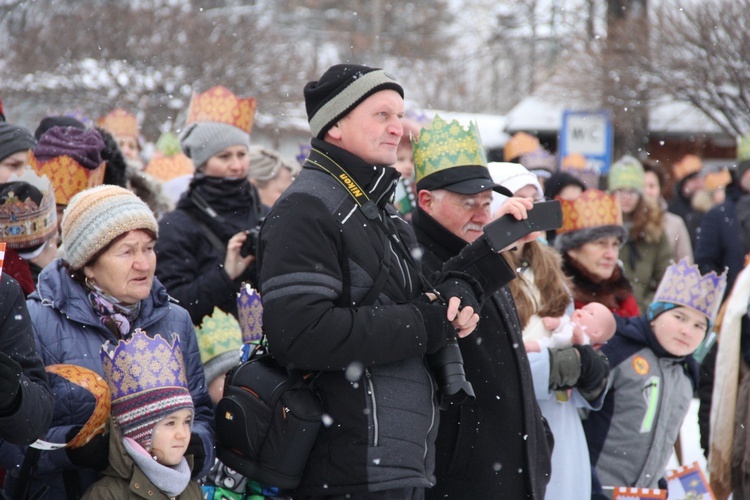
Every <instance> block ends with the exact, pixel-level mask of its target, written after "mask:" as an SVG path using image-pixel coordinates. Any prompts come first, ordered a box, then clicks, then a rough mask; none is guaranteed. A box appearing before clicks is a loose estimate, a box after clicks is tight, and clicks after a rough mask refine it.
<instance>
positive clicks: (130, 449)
mask: <svg viewBox="0 0 750 500" xmlns="http://www.w3.org/2000/svg"><path fill="white" fill-rule="evenodd" d="M123 444H124V445H125V451H126V452H127V453H128V455H130V458H132V459H133V461H134V462H135V463H136V465H137V466H138V468H140V469H141V471H143V474H145V476H146V477H147V478H149V480H151V482H152V483H154V486H156V487H157V488H159V489H160V490H161V491H163V492H164V494H165V495H167V496H168V497H170V498H174V497H177V496H179V495H180V494H181V493H182V492H183V491H185V488H187V486H188V483H189V482H190V466H189V465H188V463H187V460H185V457H182V460H180V463H178V464H177V465H175V466H172V467H169V466H167V465H162V464H160V463H159V462H157V461H156V460H154V459H153V458H152V457H151V456H150V455H149V454H148V453H147V452H146V450H144V449H143V447H142V446H141V445H139V444H138V443H137V442H136V441H135V440H133V439H131V438H124V439H123Z"/></svg>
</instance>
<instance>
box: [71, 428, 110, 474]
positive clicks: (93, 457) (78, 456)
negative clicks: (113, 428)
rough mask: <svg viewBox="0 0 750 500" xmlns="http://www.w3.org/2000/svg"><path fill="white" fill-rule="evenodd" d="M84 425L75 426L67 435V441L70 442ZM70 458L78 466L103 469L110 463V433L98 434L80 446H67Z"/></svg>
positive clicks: (98, 470) (97, 469)
mask: <svg viewBox="0 0 750 500" xmlns="http://www.w3.org/2000/svg"><path fill="white" fill-rule="evenodd" d="M81 428H82V426H78V427H73V428H72V429H71V430H70V431H68V434H67V435H66V436H65V442H66V443H68V442H70V441H71V440H72V439H73V438H74V437H75V436H76V434H78V432H79V431H80V430H81ZM65 452H66V453H67V454H68V460H70V461H71V463H72V464H73V465H75V466H77V467H81V468H86V469H94V470H96V471H97V472H100V471H103V470H104V469H106V468H107V465H109V434H107V433H105V434H97V435H96V436H94V437H92V438H91V440H90V441H89V442H88V443H86V444H84V445H83V446H81V447H80V448H65Z"/></svg>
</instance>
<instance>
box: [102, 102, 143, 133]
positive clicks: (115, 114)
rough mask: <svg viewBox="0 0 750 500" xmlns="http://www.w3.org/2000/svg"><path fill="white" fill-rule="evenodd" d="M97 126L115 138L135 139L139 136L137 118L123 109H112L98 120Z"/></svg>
mask: <svg viewBox="0 0 750 500" xmlns="http://www.w3.org/2000/svg"><path fill="white" fill-rule="evenodd" d="M97 124H98V125H99V126H100V127H101V128H103V129H104V130H106V131H107V132H109V133H110V134H112V135H113V136H115V137H119V136H122V135H129V136H132V137H136V138H137V137H138V136H140V135H141V131H140V129H139V128H138V118H136V117H135V115H133V114H132V113H129V112H128V111H125V110H124V109H120V108H117V109H113V110H112V111H110V112H109V113H108V114H106V115H105V116H102V117H101V118H99V120H98V122H97Z"/></svg>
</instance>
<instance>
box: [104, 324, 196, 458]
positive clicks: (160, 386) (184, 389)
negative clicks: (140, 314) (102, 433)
mask: <svg viewBox="0 0 750 500" xmlns="http://www.w3.org/2000/svg"><path fill="white" fill-rule="evenodd" d="M100 354H101V359H102V367H103V368H104V378H105V379H106V380H107V384H109V388H110V391H111V393H112V416H113V417H114V418H115V419H116V420H117V422H118V423H119V424H120V427H121V428H122V432H123V435H124V436H125V437H130V438H133V439H134V440H136V441H137V442H138V443H139V444H140V445H141V446H143V447H144V448H145V449H147V450H148V449H149V448H150V445H151V431H152V430H153V428H154V426H155V425H156V424H157V423H158V422H159V421H160V420H161V419H163V418H165V417H166V416H168V415H169V414H170V413H173V412H175V411H177V410H180V409H183V408H189V409H193V400H192V397H191V395H190V391H189V389H188V385H187V378H186V374H185V363H184V361H183V359H182V350H181V348H180V340H179V338H178V337H177V336H176V335H174V340H173V342H172V343H170V342H168V341H167V340H165V339H164V338H163V337H162V336H160V335H155V336H154V337H153V338H151V337H149V336H148V335H146V332H144V331H143V330H141V329H140V328H137V329H136V330H135V331H134V332H133V334H132V336H131V337H130V338H129V339H127V340H120V341H119V342H118V343H117V345H113V344H112V343H110V342H107V343H105V344H104V345H103V346H102V349H101V352H100Z"/></svg>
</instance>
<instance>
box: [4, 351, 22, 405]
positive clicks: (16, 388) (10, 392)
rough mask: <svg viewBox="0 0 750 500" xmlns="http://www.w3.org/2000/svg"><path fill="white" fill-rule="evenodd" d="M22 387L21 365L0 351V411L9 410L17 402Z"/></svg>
mask: <svg viewBox="0 0 750 500" xmlns="http://www.w3.org/2000/svg"><path fill="white" fill-rule="evenodd" d="M20 389H21V365H19V364H18V362H17V361H16V360H15V359H13V358H11V357H10V356H8V355H7V354H5V353H4V352H0V412H3V411H8V410H10V409H11V408H13V406H14V405H15V404H16V403H17V401H18V398H19V393H20Z"/></svg>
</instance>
